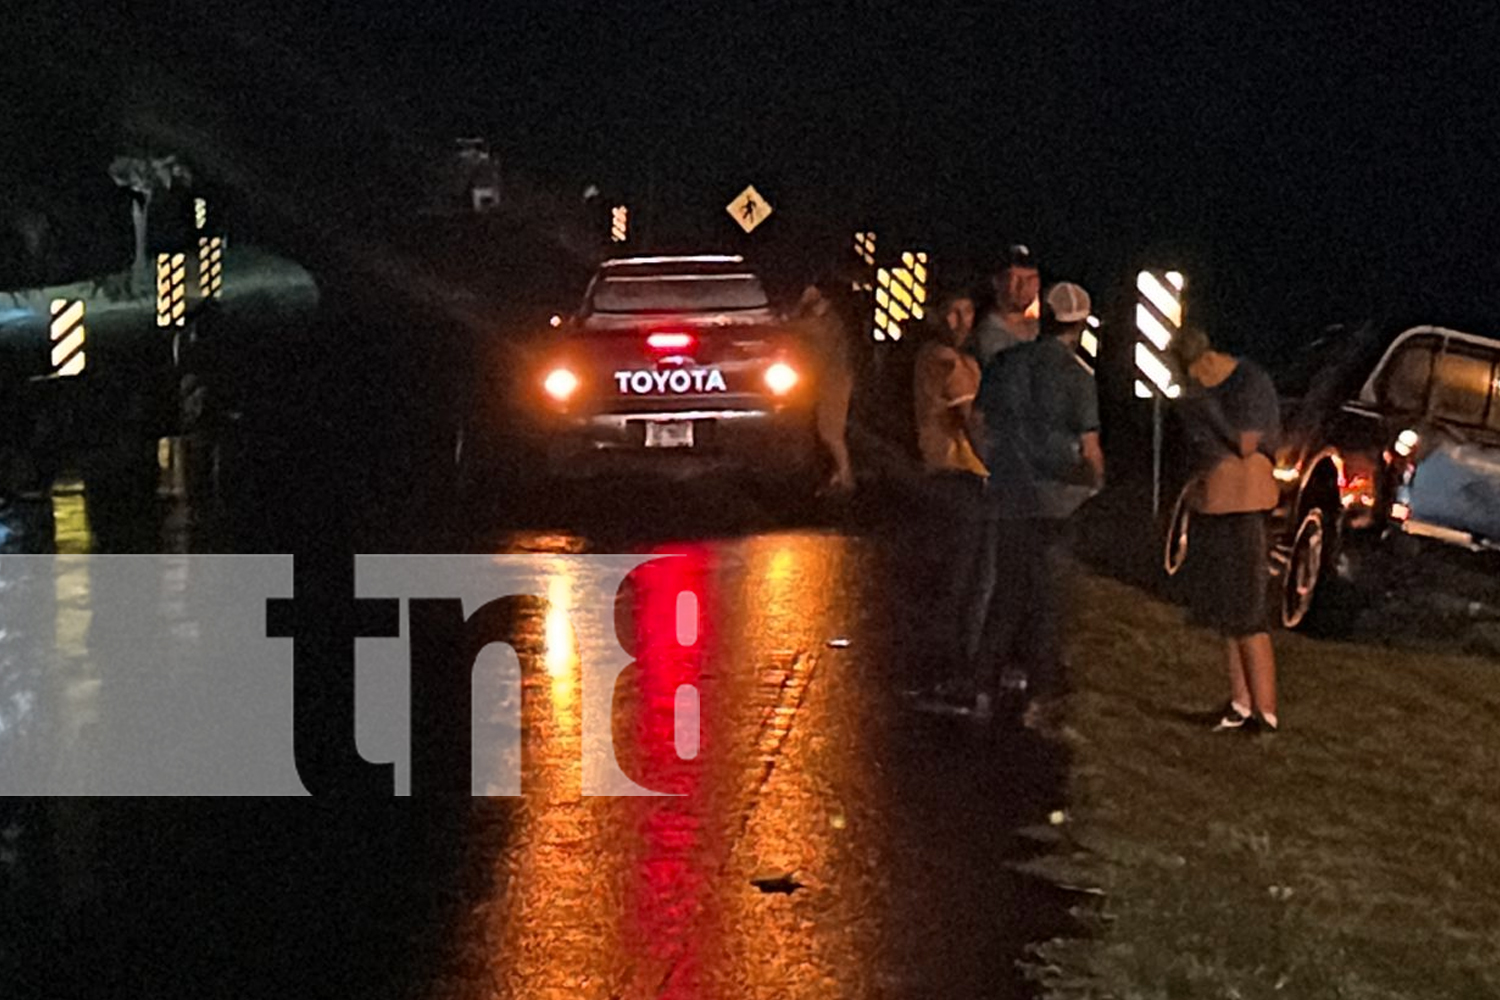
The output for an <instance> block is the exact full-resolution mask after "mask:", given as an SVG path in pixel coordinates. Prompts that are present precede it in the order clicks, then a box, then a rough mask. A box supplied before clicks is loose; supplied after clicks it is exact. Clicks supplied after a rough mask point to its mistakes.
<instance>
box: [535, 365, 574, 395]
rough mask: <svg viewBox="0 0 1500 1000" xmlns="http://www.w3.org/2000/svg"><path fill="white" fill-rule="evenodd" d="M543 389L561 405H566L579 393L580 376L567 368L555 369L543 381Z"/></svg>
mask: <svg viewBox="0 0 1500 1000" xmlns="http://www.w3.org/2000/svg"><path fill="white" fill-rule="evenodd" d="M542 389H543V390H545V391H546V393H547V395H549V396H551V397H552V398H553V399H555V400H557V401H558V402H559V403H565V402H567V401H568V399H569V398H571V397H572V395H573V393H575V392H577V391H578V376H577V375H574V374H573V373H572V372H570V371H568V369H566V368H554V369H552V371H550V372H548V373H547V377H546V378H545V379H543V380H542Z"/></svg>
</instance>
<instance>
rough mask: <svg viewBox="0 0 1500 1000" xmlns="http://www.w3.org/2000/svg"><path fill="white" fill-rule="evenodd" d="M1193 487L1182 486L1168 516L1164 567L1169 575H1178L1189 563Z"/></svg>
mask: <svg viewBox="0 0 1500 1000" xmlns="http://www.w3.org/2000/svg"><path fill="white" fill-rule="evenodd" d="M1192 489H1193V487H1192V484H1191V483H1190V484H1188V485H1187V486H1184V487H1183V488H1182V492H1180V493H1178V494H1177V502H1176V503H1174V504H1173V505H1172V512H1171V514H1170V515H1169V516H1168V517H1167V528H1166V532H1165V535H1164V538H1163V542H1164V544H1163V546H1162V569H1163V570H1164V571H1165V572H1166V574H1167V576H1176V575H1177V574H1178V573H1180V572H1182V567H1183V566H1184V565H1186V564H1187V555H1188V530H1189V529H1190V528H1191V527H1192V523H1193V508H1192V504H1191V503H1189V497H1190V496H1191V493H1192Z"/></svg>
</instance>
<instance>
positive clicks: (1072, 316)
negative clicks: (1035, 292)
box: [1047, 281, 1094, 323]
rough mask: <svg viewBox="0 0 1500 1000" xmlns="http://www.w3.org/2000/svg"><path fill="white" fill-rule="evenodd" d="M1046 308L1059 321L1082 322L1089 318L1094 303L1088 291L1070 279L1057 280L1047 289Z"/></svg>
mask: <svg viewBox="0 0 1500 1000" xmlns="http://www.w3.org/2000/svg"><path fill="white" fill-rule="evenodd" d="M1047 308H1048V309H1051V310H1052V315H1053V316H1054V317H1055V318H1056V319H1057V321H1058V322H1059V323H1082V322H1083V321H1084V320H1086V319H1088V318H1089V315H1090V314H1091V313H1092V311H1093V308H1094V305H1093V303H1092V302H1090V301H1089V293H1088V292H1085V291H1084V290H1083V289H1082V288H1080V287H1079V286H1078V285H1075V284H1073V283H1072V282H1071V281H1059V282H1058V283H1057V284H1055V285H1053V286H1052V287H1051V288H1049V289H1047Z"/></svg>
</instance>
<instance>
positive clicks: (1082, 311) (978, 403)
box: [970, 282, 1104, 725]
mask: <svg viewBox="0 0 1500 1000" xmlns="http://www.w3.org/2000/svg"><path fill="white" fill-rule="evenodd" d="M1090 309H1091V304H1090V302H1089V295H1088V292H1086V291H1084V290H1083V289H1082V288H1080V287H1079V286H1078V285H1075V284H1072V283H1071V282H1061V283H1059V284H1056V285H1053V286H1052V287H1051V288H1049V289H1048V290H1047V293H1046V296H1045V297H1044V309H1043V316H1042V329H1041V334H1040V336H1039V337H1038V338H1037V339H1036V340H1034V341H1031V342H1028V343H1022V344H1018V345H1016V346H1015V347H1012V348H1010V349H1008V350H1005V351H1002V352H1000V353H999V354H997V355H996V356H995V358H994V359H993V360H992V361H991V362H990V363H989V365H988V366H986V368H985V370H984V374H983V377H982V379H981V382H980V387H979V395H978V397H977V399H976V400H975V405H974V414H975V416H974V418H973V419H972V420H971V422H970V432H971V434H972V435H973V436H974V438H975V443H976V446H977V448H978V450H979V453H980V455H981V456H982V457H983V459H984V462H985V465H986V466H987V467H988V468H989V470H990V479H989V485H988V488H987V502H988V503H989V504H991V505H992V514H993V516H994V518H995V519H996V525H997V527H996V530H995V548H994V557H995V565H996V566H997V567H998V568H999V569H1000V573H999V577H998V579H997V580H996V583H995V586H994V589H993V590H992V591H991V593H990V599H989V602H988V606H987V608H986V610H985V616H984V628H983V632H982V639H981V641H980V647H979V662H978V663H977V664H976V670H975V675H976V681H977V690H976V697H975V703H974V714H975V715H976V716H978V717H981V718H982V717H986V716H988V715H989V714H990V712H991V698H992V696H993V695H994V694H995V693H996V692H995V691H994V686H995V681H996V678H997V677H998V675H999V672H1000V670H1001V669H1002V668H1004V669H1006V670H1007V671H1013V672H1016V673H1018V674H1019V675H1020V676H1024V677H1025V678H1026V684H1025V690H1026V691H1027V694H1028V696H1029V698H1030V704H1028V706H1027V713H1026V721H1027V724H1028V725H1043V724H1046V723H1047V722H1049V721H1050V720H1051V719H1052V717H1053V716H1054V715H1055V708H1056V706H1057V699H1058V697H1059V696H1060V695H1061V694H1063V693H1064V690H1065V680H1066V679H1065V678H1064V676H1063V653H1062V643H1061V633H1062V613H1063V605H1064V599H1065V589H1066V577H1067V568H1068V547H1069V546H1068V541H1069V537H1068V536H1069V530H1068V527H1069V520H1070V519H1071V517H1072V515H1073V513H1074V511H1076V510H1077V509H1078V508H1079V507H1081V506H1082V505H1083V503H1084V502H1085V501H1086V500H1088V498H1089V497H1091V496H1093V495H1094V494H1095V493H1097V492H1098V490H1099V488H1100V486H1102V484H1103V481H1104V453H1103V451H1102V449H1101V448H1100V444H1099V400H1098V393H1097V391H1096V389H1095V386H1094V378H1093V375H1092V373H1091V372H1090V371H1089V369H1088V368H1087V366H1086V365H1084V363H1083V361H1082V360H1081V359H1080V358H1079V356H1078V342H1079V340H1080V338H1081V337H1082V335H1083V331H1084V328H1085V327H1086V326H1087V320H1088V317H1089V312H1090Z"/></svg>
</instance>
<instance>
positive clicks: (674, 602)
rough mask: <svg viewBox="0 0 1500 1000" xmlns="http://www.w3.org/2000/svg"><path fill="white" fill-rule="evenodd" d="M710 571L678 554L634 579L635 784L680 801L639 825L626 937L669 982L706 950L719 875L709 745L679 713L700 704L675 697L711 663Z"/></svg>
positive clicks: (667, 802)
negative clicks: (709, 842)
mask: <svg viewBox="0 0 1500 1000" xmlns="http://www.w3.org/2000/svg"><path fill="white" fill-rule="evenodd" d="M712 572H713V565H712V559H711V555H710V553H709V551H708V550H707V549H706V548H704V547H701V546H700V547H689V548H686V549H678V550H675V551H674V553H673V556H672V557H671V558H665V559H662V560H659V561H657V562H654V563H651V564H649V565H647V566H644V567H642V568H641V569H640V570H639V571H637V574H636V577H635V585H636V590H635V601H634V608H633V612H634V614H633V621H634V626H635V637H636V648H635V655H636V672H635V680H636V690H635V691H634V696H635V697H637V698H639V702H638V704H637V705H636V711H635V712H634V713H632V714H633V719H634V726H633V729H632V736H633V740H634V743H635V746H634V747H633V748H632V749H631V751H630V756H631V757H632V758H633V759H634V761H635V765H636V768H638V771H637V774H636V778H637V780H638V781H640V782H642V783H643V784H645V785H647V786H648V787H650V788H654V789H659V790H661V791H664V792H669V793H671V794H673V795H674V796H678V797H676V798H671V799H658V800H656V801H654V802H652V803H651V808H650V809H649V810H648V811H646V812H645V814H644V815H643V816H642V817H641V826H640V833H641V835H640V841H639V845H638V848H637V849H638V852H639V853H638V856H637V857H636V859H635V864H634V866H633V876H632V877H631V879H630V881H629V883H628V884H627V886H626V890H625V892H626V897H627V903H626V907H625V910H624V913H622V919H623V921H624V923H625V926H624V927H622V932H623V936H624V937H625V939H626V940H629V941H632V942H633V943H634V948H635V950H636V952H637V954H638V955H640V956H641V957H643V958H645V959H646V960H647V961H648V962H651V963H661V964H662V968H663V969H664V970H666V971H665V973H664V974H666V975H670V970H672V969H681V968H684V967H690V966H693V965H695V964H696V960H697V955H696V952H697V950H698V949H699V948H700V947H702V945H703V942H702V940H701V938H702V933H701V930H702V928H700V927H698V926H696V925H697V923H698V919H697V918H698V916H699V910H700V907H701V906H702V901H703V899H705V898H706V897H708V896H709V894H710V893H709V881H710V879H711V878H712V877H713V874H714V873H713V871H712V870H711V867H712V861H711V857H712V855H711V852H709V851H707V850H705V845H704V844H703V843H702V838H703V833H704V829H705V821H706V819H707V817H706V816H704V815H703V810H704V809H705V808H706V803H705V802H704V797H703V796H702V795H700V794H699V792H700V790H701V784H702V780H703V771H704V767H705V765H706V762H707V761H708V759H709V755H710V752H711V749H712V742H711V740H710V737H709V730H708V727H707V726H705V725H703V721H704V720H702V719H701V718H699V717H697V713H691V715H690V717H686V718H679V717H678V713H677V709H678V708H679V707H680V706H683V705H690V706H693V707H696V706H697V705H698V704H699V701H698V700H697V699H689V698H681V697H679V689H680V688H682V687H683V686H685V685H686V686H691V687H692V688H694V689H695V690H696V688H697V686H698V684H699V682H700V681H701V680H702V678H703V674H704V661H705V658H706V657H707V656H709V655H710V650H711V644H712V641H713V632H712V626H711V623H712V622H713V620H714V613H715V607H714V595H713V593H712ZM705 700H706V699H705ZM684 729H690V730H696V732H695V734H694V735H695V736H696V739H695V740H692V741H691V742H695V743H696V744H697V751H698V752H697V753H696V754H695V755H694V757H693V758H692V759H688V760H684V759H683V758H682V757H681V756H679V745H680V744H681V743H683V742H685V740H684V739H683V730H684ZM622 749H623V748H622ZM622 756H624V754H623V753H622Z"/></svg>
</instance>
